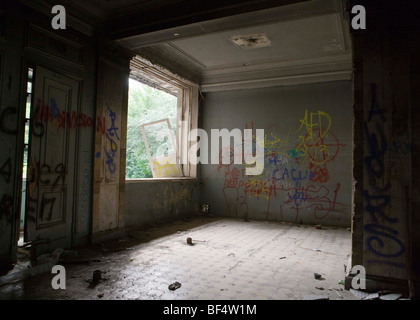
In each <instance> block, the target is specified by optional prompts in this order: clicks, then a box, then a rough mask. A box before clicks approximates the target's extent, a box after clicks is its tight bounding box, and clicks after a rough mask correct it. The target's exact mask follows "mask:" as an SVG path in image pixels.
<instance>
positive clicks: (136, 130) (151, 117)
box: [126, 79, 177, 179]
mask: <svg viewBox="0 0 420 320" xmlns="http://www.w3.org/2000/svg"><path fill="white" fill-rule="evenodd" d="M176 117H177V97H175V96H173V95H171V94H168V93H166V92H164V91H161V90H158V89H154V88H152V87H150V86H148V85H145V84H142V83H140V82H138V81H135V80H132V79H130V83H129V99H128V117H127V159H126V178H127V179H130V178H152V177H153V175H152V171H151V169H150V165H149V159H148V157H147V152H146V147H145V145H144V141H143V134H142V131H141V125H142V124H146V123H149V122H153V121H157V120H162V119H166V118H168V119H169V122H170V124H171V128H172V131H173V133H174V137H175V136H176V135H175V134H176ZM146 129H147V130H146V133H147V138H148V140H147V141H148V143H149V147H150V149H152V150H156V149H157V147H158V146H159V145H161V144H162V142H159V141H157V140H156V135H155V134H154V133H153V132H151V131H153V130H156V129H157V127H153V126H152V127H149V128H147V127H146Z"/></svg>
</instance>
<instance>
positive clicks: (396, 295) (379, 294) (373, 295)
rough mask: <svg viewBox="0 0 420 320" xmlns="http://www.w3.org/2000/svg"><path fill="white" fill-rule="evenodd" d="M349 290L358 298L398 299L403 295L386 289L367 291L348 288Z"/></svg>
mask: <svg viewBox="0 0 420 320" xmlns="http://www.w3.org/2000/svg"><path fill="white" fill-rule="evenodd" d="M350 292H351V293H353V295H354V296H355V297H357V298H359V299H360V300H378V299H379V300H399V299H400V298H402V296H403V295H402V294H401V293H387V292H386V291H379V292H374V293H369V292H365V291H361V290H355V289H350Z"/></svg>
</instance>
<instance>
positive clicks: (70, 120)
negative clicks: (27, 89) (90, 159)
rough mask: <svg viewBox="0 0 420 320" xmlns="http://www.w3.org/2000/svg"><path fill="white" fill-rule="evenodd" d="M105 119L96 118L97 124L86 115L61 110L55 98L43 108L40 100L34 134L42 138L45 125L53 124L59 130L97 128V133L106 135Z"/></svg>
mask: <svg viewBox="0 0 420 320" xmlns="http://www.w3.org/2000/svg"><path fill="white" fill-rule="evenodd" d="M105 121H106V118H105V117H99V116H98V117H96V122H95V121H94V119H93V118H92V117H89V116H87V115H86V114H83V113H82V114H77V113H76V111H72V113H69V112H67V111H66V110H60V108H59V107H58V106H57V103H56V101H55V99H54V98H51V101H50V105H48V104H44V105H42V106H41V100H40V99H38V101H37V104H36V106H35V111H34V117H33V125H32V133H33V134H34V135H36V136H42V135H43V133H44V123H52V124H54V125H55V126H57V128H62V129H64V128H70V129H74V128H77V127H78V128H92V127H94V126H96V131H98V132H101V133H102V134H103V135H104V134H105V129H106V128H105Z"/></svg>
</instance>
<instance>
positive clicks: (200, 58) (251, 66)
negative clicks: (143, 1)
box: [119, 0, 352, 92]
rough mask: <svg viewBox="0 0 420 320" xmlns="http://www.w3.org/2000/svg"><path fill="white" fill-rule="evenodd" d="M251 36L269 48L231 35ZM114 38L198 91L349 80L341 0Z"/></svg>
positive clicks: (317, 1)
mask: <svg viewBox="0 0 420 320" xmlns="http://www.w3.org/2000/svg"><path fill="white" fill-rule="evenodd" d="M256 35H257V36H258V35H260V36H261V35H262V36H264V37H266V40H265V41H267V40H268V42H269V43H268V45H267V44H266V45H264V46H261V47H257V48H253V49H249V48H241V47H240V46H238V45H237V44H235V43H234V42H232V40H231V39H232V38H235V37H236V38H237V37H241V36H248V37H249V36H251V37H255V36H256ZM253 40H254V41H256V39H253ZM119 43H121V44H122V45H124V46H126V47H127V48H130V49H132V50H135V51H136V52H138V53H139V54H140V55H142V56H144V57H146V58H149V59H150V60H152V61H154V62H155V63H157V64H160V65H163V66H165V67H167V68H169V69H172V71H175V72H178V73H179V74H181V75H185V76H186V77H188V78H190V79H193V80H195V81H196V82H198V83H200V85H201V89H202V91H203V92H206V91H219V90H231V89H243V88H251V87H264V86H272V85H291V84H300V83H311V82H322V81H337V80H349V79H351V75H352V48H351V41H350V36H349V30H348V20H347V14H346V12H345V9H344V8H343V1H340V0H312V1H307V2H302V3H298V4H293V5H287V6H282V7H278V8H271V9H267V10H262V11H259V12H257V13H256V12H253V13H246V14H242V15H238V16H234V17H229V18H223V19H215V20H212V21H207V22H205V23H199V24H195V25H189V26H186V27H185V26H184V27H181V28H173V29H169V30H164V31H162V32H155V33H152V34H145V35H137V36H133V37H128V38H124V39H120V40H119Z"/></svg>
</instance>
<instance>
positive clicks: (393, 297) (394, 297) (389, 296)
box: [379, 293, 402, 300]
mask: <svg viewBox="0 0 420 320" xmlns="http://www.w3.org/2000/svg"><path fill="white" fill-rule="evenodd" d="M401 297H402V294H401V293H390V294H386V295H383V296H380V297H379V299H381V300H398V299H399V298H401Z"/></svg>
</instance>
